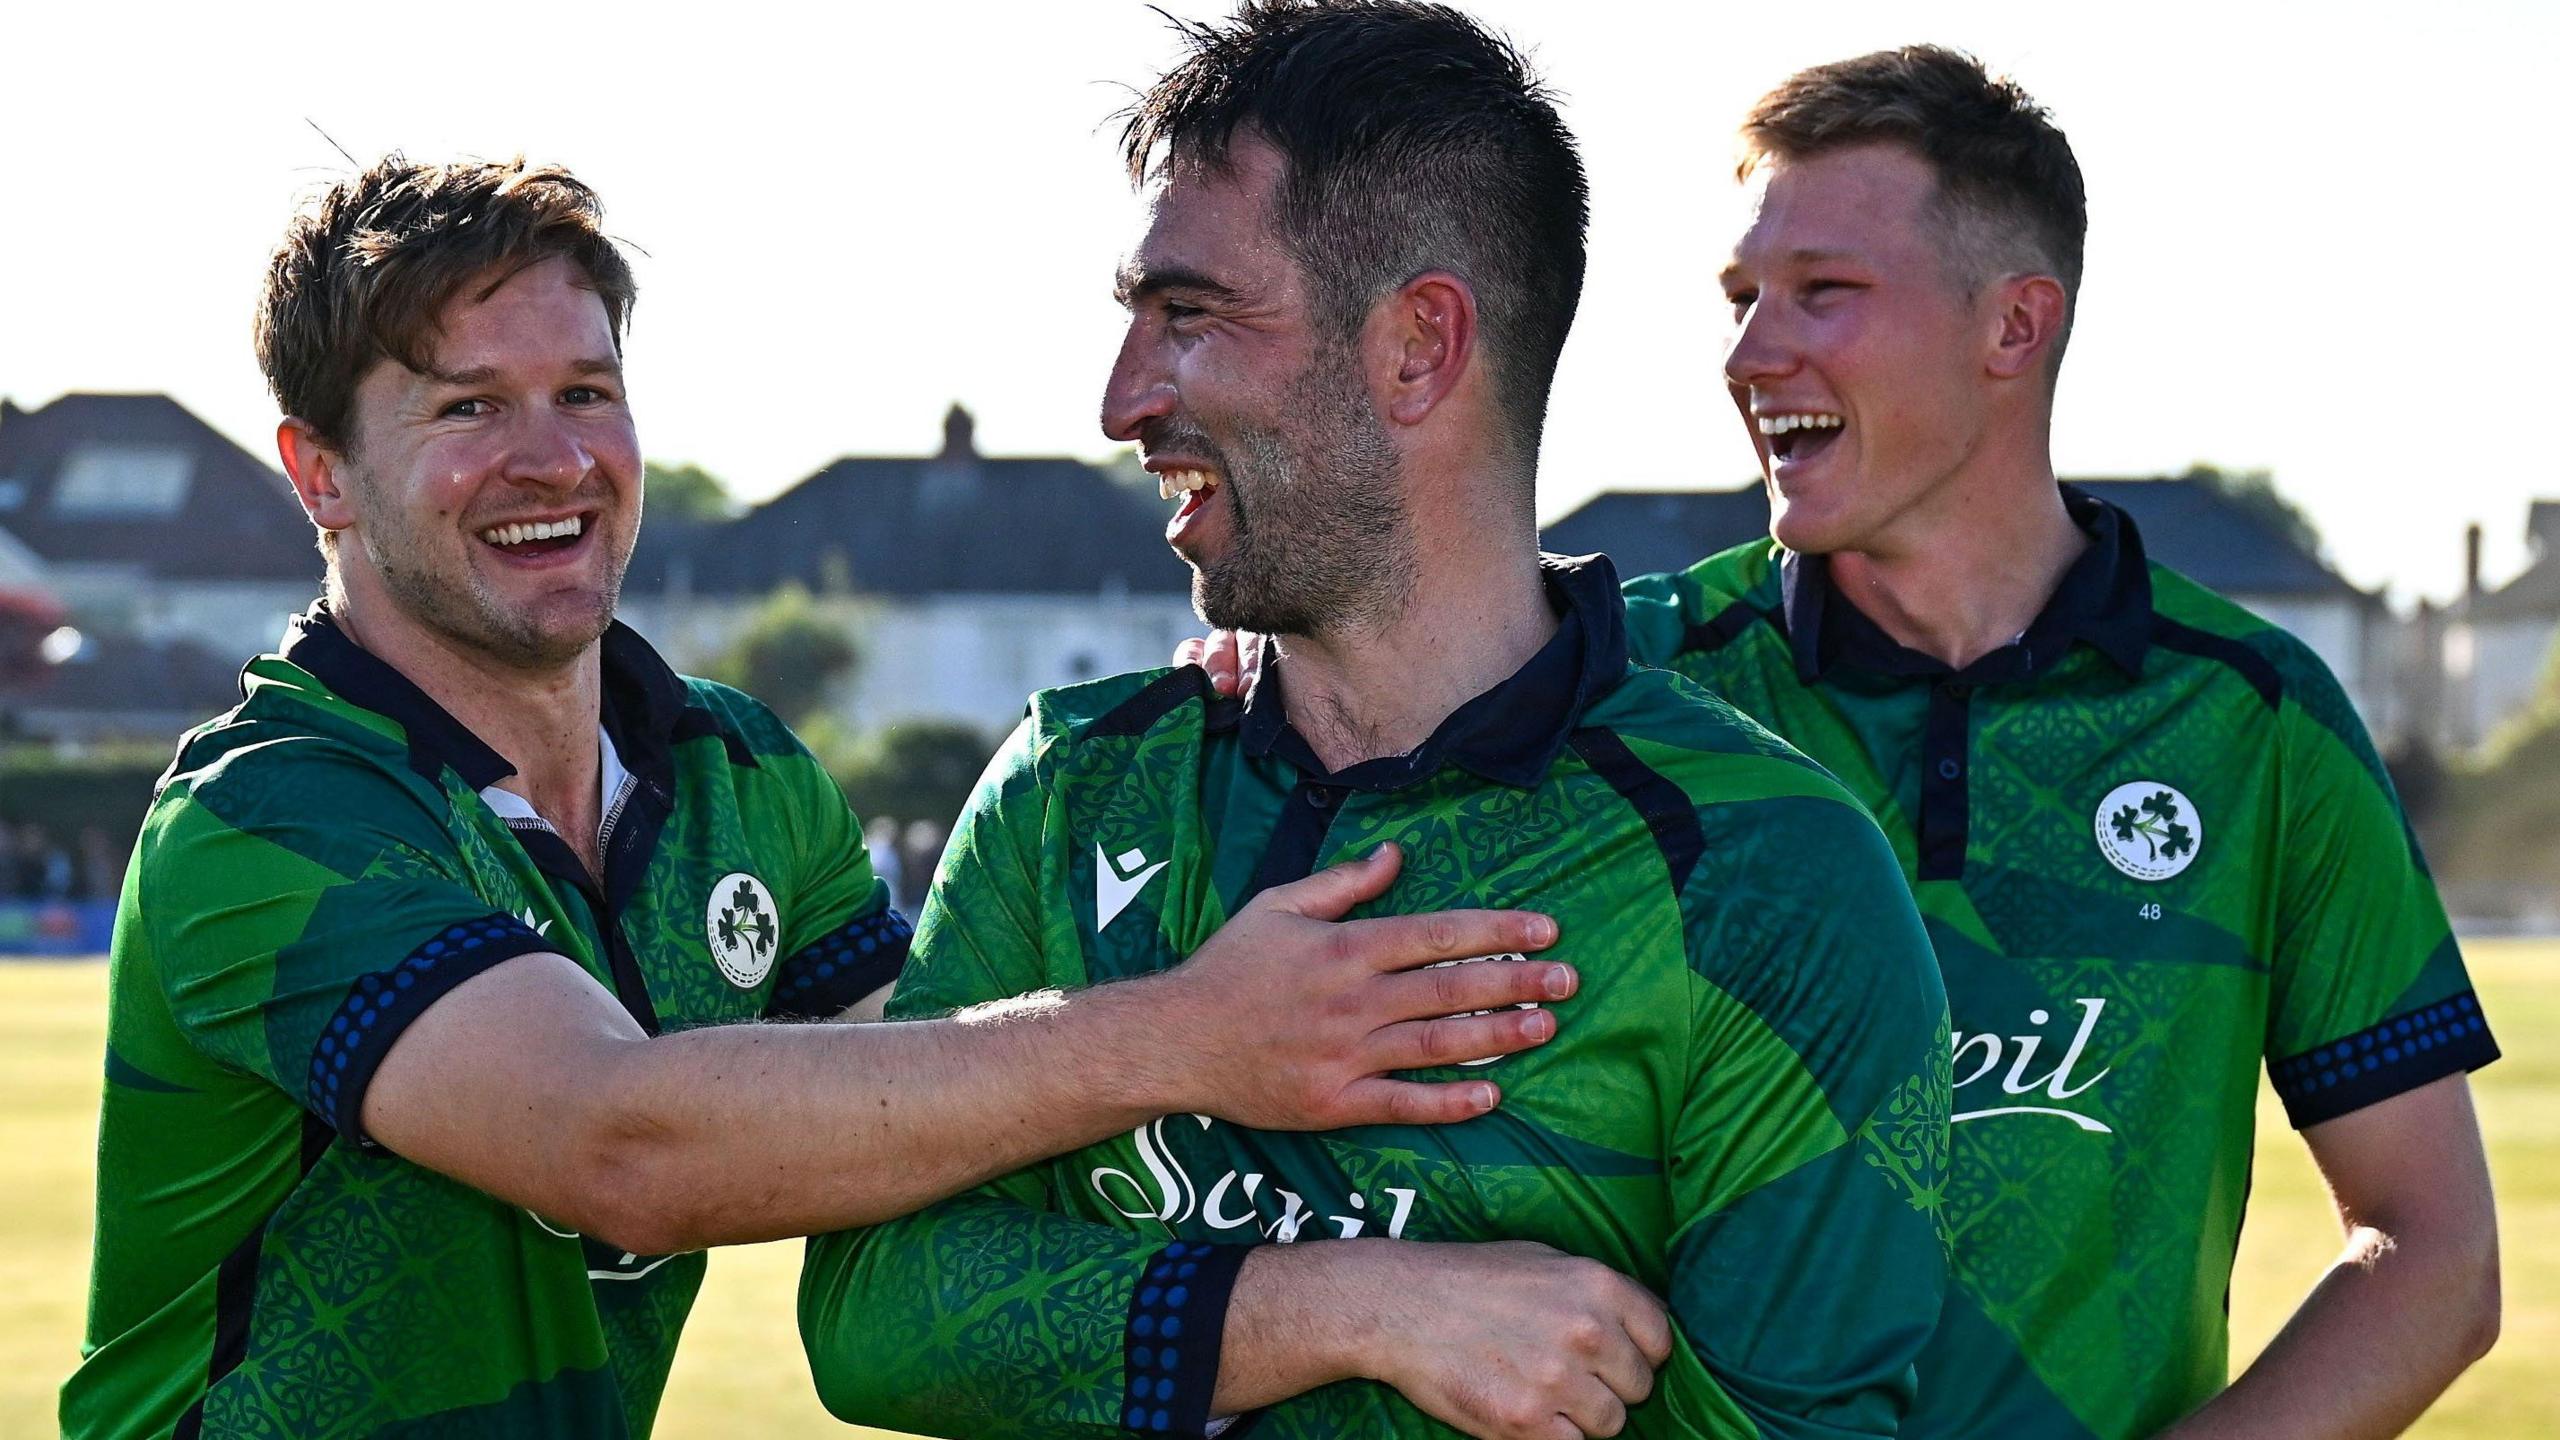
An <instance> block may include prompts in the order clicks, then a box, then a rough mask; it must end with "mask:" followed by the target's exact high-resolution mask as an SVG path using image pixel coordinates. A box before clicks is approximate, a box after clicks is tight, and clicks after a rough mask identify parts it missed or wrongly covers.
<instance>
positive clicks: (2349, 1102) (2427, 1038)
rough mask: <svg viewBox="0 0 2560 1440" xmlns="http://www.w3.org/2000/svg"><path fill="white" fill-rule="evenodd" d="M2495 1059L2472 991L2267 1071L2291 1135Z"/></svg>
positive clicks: (2495, 1044)
mask: <svg viewBox="0 0 2560 1440" xmlns="http://www.w3.org/2000/svg"><path fill="white" fill-rule="evenodd" d="M2497 1058H2498V1042H2497V1041H2496V1040H2495V1039H2493V1038H2491V1036H2490V1034H2489V1021H2488V1018H2487V1017H2486V1016H2484V1015H2482V1014H2481V1013H2480V1001H2479V999H2478V997H2477V996H2476V995H2474V994H2473V993H2472V992H2471V991H2469V990H2465V991H2463V992H2462V993H2461V994H2459V995H2454V996H2449V997H2447V998H2446V999H2443V1000H2439V1001H2437V1002H2436V1003H2435V1004H2433V1005H2430V1006H2428V1007H2426V1008H2425V1009H2423V1010H2415V1011H2412V1012H2410V1013H2409V1014H2406V1015H2395V1016H2393V1017H2392V1018H2390V1019H2388V1020H2385V1021H2383V1022H2382V1023H2381V1024H2379V1025H2374V1026H2369V1027H2367V1028H2366V1029H2363V1030H2359V1031H2357V1032H2356V1033H2354V1034H2352V1035H2348V1036H2344V1037H2341V1038H2339V1039H2336V1040H2332V1041H2330V1042H2329V1043H2328V1044H2326V1045H2322V1046H2320V1047H2318V1048H2317V1049H2313V1050H2308V1051H2305V1052H2304V1053H2302V1054H2300V1055H2295V1056H2293V1057H2291V1058H2289V1059H2284V1060H2278V1061H2276V1062H2274V1063H2272V1064H2270V1065H2268V1066H2267V1078H2268V1079H2270V1080H2272V1081H2274V1082H2275V1087H2276V1096H2277V1098H2279V1099H2281V1100H2283V1101H2284V1109H2285V1115H2286V1116H2287V1117H2288V1118H2289V1119H2291V1120H2292V1121H2293V1127H2294V1128H2295V1129H2297V1130H2300V1129H2304V1128H2306V1127H2308V1126H2312V1125H2317V1124H2319V1123H2320V1122H2321V1121H2323V1120H2334V1119H2336V1118H2338V1117H2339V1116H2341V1115H2345V1114H2349V1113H2351V1112H2353V1111H2357V1110H2361V1109H2363V1108H2364V1107H2366V1106H2367V1105H2372V1104H2375V1103H2377V1102H2379V1101H2383V1100H2388V1099H2390V1098H2391V1097H2392V1096H2394V1095H2399V1094H2404V1093H2406V1092H2408V1091H2411V1090H2415V1089H2416V1088H2418V1087H2419V1086H2421V1085H2424V1084H2426V1083H2428V1082H2429V1081H2432V1080H2441V1079H2443V1078H2444V1077H2445V1076H2447V1075H2452V1074H2456V1073H2459V1072H2463V1071H2470V1070H2477V1069H2479V1068H2480V1067H2481V1066H2483V1065H2486V1064H2488V1063H2489V1062H2490V1061H2492V1060H2495V1059H2497Z"/></svg>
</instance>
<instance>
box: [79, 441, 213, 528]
mask: <svg viewBox="0 0 2560 1440" xmlns="http://www.w3.org/2000/svg"><path fill="white" fill-rule="evenodd" d="M195 468H196V460H195V457H194V456H193V455H190V454H188V453H187V452H186V451H184V450H177V449H172V448H169V447H167V446H160V445H83V446H81V447H80V448H79V449H77V450H74V451H72V452H71V455H70V458H68V459H66V460H64V461H63V462H62V478H61V479H60V480H59V481H57V482H56V483H55V485H54V487H53V510H54V513H55V514H57V515H63V516H73V517H77V516H101V517H104V516H123V515H144V516H148V515H174V514H176V513H177V512H178V509H179V507H180V506H182V505H184V504H186V503H187V482H188V481H189V480H191V479H193V478H194V476H195Z"/></svg>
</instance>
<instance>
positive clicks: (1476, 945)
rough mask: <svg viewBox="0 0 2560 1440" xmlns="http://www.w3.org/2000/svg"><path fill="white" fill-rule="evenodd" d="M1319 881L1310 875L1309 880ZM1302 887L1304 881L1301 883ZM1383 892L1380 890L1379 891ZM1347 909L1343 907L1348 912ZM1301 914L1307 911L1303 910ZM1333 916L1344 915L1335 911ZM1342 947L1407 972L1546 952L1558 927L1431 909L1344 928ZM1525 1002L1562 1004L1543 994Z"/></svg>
mask: <svg viewBox="0 0 2560 1440" xmlns="http://www.w3.org/2000/svg"><path fill="white" fill-rule="evenodd" d="M1316 878H1320V877H1316V876H1309V877H1308V879H1310V880H1312V879H1316ZM1298 883H1299V884H1302V885H1303V884H1305V883H1307V882H1306V881H1303V880H1302V881H1300V882H1298ZM1379 888H1380V889H1384V888H1385V887H1384V886H1380V887H1379ZM1349 908H1350V907H1349V906H1347V905H1346V906H1344V907H1343V909H1344V910H1348V909H1349ZM1299 913H1300V914H1309V913H1312V912H1310V911H1305V910H1301V911H1299ZM1335 913H1336V914H1340V913H1342V912H1341V911H1336V912H1335ZM1342 931H1343V943H1344V945H1345V947H1346V948H1347V949H1348V950H1349V951H1350V953H1353V954H1356V955H1359V956H1361V957H1362V958H1364V959H1366V960H1367V961H1368V962H1369V964H1370V965H1371V966H1373V967H1375V968H1376V969H1379V970H1382V971H1384V970H1411V969H1413V968H1414V967H1416V966H1420V965H1433V964H1437V963H1439V962H1440V961H1443V960H1481V959H1483V958H1485V957H1486V956H1489V955H1507V954H1510V953H1511V952H1513V951H1527V950H1544V949H1546V948H1547V947H1548V946H1550V945H1553V944H1554V943H1556V922H1555V921H1554V920H1552V919H1549V918H1548V917H1546V916H1544V915H1540V914H1537V913H1536V912H1534V911H1529V910H1434V911H1431V912H1429V913H1427V914H1422V915H1386V916H1380V917H1378V918H1376V919H1373V920H1354V921H1352V922H1351V923H1349V924H1347V925H1345V926H1343V927H1342ZM1519 998H1520V999H1523V1000H1549V999H1561V998H1563V997H1561V996H1553V995H1548V994H1544V993H1536V994H1522V995H1521V996H1520V997H1519Z"/></svg>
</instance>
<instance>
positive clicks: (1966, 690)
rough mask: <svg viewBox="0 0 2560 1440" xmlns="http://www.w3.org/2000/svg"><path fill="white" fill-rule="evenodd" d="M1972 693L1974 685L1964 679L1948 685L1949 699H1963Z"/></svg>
mask: <svg viewBox="0 0 2560 1440" xmlns="http://www.w3.org/2000/svg"><path fill="white" fill-rule="evenodd" d="M1972 694H1973V687H1972V686H1971V685H1968V684H1966V683H1965V682H1964V681H1962V680H1958V681H1956V682H1955V683H1954V684H1952V685H1949V686H1948V687H1947V696H1948V698H1949V699H1953V700H1963V699H1966V698H1968V697H1970V696H1971V695H1972Z"/></svg>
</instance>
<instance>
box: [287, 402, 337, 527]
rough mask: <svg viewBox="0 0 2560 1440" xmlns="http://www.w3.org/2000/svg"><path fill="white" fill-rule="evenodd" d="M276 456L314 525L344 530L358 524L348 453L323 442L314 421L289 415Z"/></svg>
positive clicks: (294, 494)
mask: <svg viewBox="0 0 2560 1440" xmlns="http://www.w3.org/2000/svg"><path fill="white" fill-rule="evenodd" d="M276 456H277V458H278V459H281V460H282V461H284V473H285V478H286V479H288V480H290V481H292V482H293V498H295V499H296V500H299V501H301V502H302V509H303V513H304V514H307V515H309V516H310V517H311V523H312V524H314V525H317V526H319V527H320V528H321V529H323V530H344V529H346V528H347V527H348V526H350V525H353V524H354V523H356V511H355V503H354V502H353V501H352V500H350V499H349V498H348V497H347V492H346V478H347V476H346V469H347V457H346V452H345V451H344V450H342V449H340V448H339V447H338V446H336V445H334V444H332V443H330V442H329V441H328V440H326V439H323V438H322V437H321V434H320V432H319V430H318V429H316V428H315V427H313V425H312V423H311V422H310V421H308V420H305V419H303V418H301V417H300V416H298V415H288V416H286V417H285V418H284V421H283V422H282V423H281V424H279V425H277V426H276Z"/></svg>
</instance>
